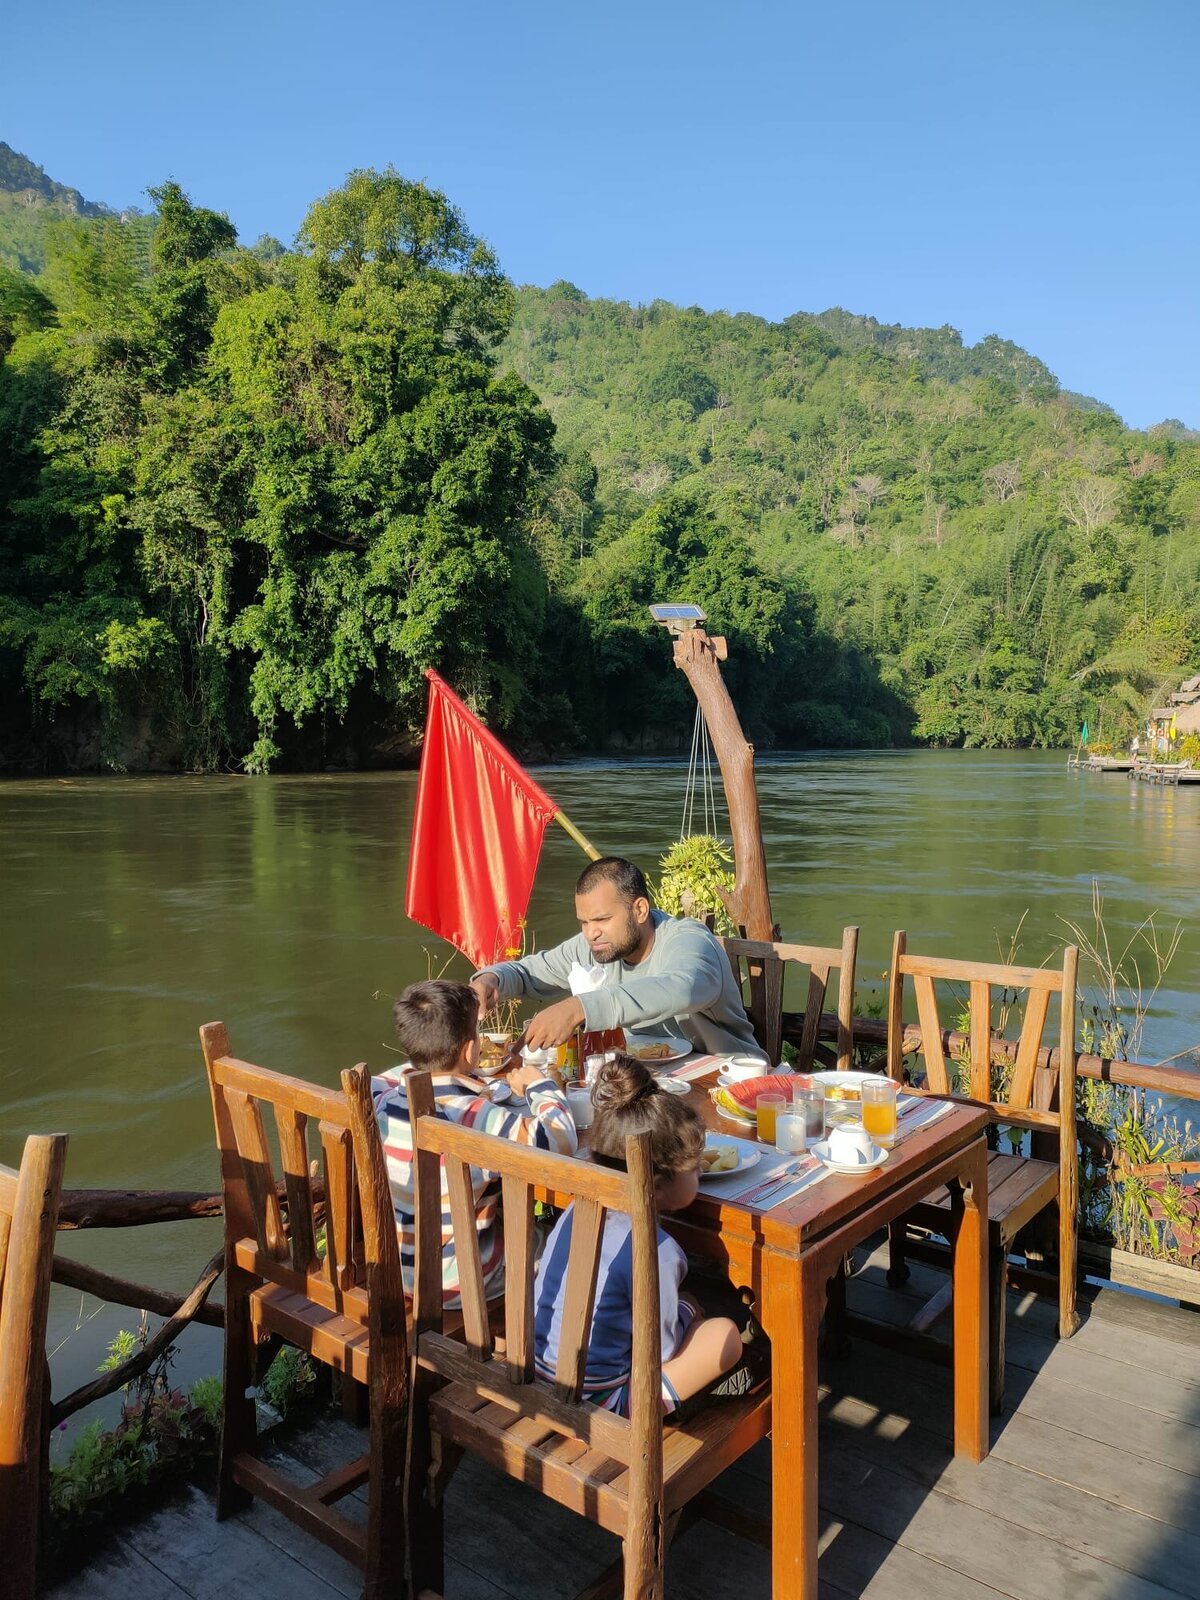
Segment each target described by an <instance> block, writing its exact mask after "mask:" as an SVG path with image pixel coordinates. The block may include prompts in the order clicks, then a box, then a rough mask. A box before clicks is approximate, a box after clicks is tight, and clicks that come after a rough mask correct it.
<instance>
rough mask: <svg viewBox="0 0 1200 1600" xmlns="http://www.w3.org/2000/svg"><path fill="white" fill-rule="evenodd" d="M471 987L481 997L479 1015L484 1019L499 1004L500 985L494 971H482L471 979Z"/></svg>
mask: <svg viewBox="0 0 1200 1600" xmlns="http://www.w3.org/2000/svg"><path fill="white" fill-rule="evenodd" d="M471 987H472V989H474V991H475V993H476V995H477V996H478V998H479V1017H480V1021H482V1020H483V1018H484V1017H486V1016H487V1014H488V1012H489V1011H494V1010H495V1009H496V1006H497V1005H498V1004H499V1001H500V985H499V983H498V982H497V979H496V974H495V973H494V972H481V973H480V974H479V976H478V977H477V978H472V979H471Z"/></svg>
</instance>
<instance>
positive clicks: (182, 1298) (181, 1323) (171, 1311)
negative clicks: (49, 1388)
mask: <svg viewBox="0 0 1200 1600" xmlns="http://www.w3.org/2000/svg"><path fill="white" fill-rule="evenodd" d="M312 1188H313V1192H314V1196H315V1197H316V1198H317V1199H323V1198H324V1185H323V1183H322V1181H321V1180H320V1179H319V1178H313V1179H312ZM278 1194H279V1203H280V1205H281V1206H282V1207H283V1208H284V1209H285V1210H286V1207H287V1193H286V1190H285V1188H284V1185H283V1184H280V1185H279V1189H278ZM222 1214H223V1208H222V1205H221V1196H220V1195H219V1194H199V1193H195V1192H191V1191H172V1190H160V1189H74V1190H72V1189H67V1190H64V1191H63V1196H62V1205H61V1207H60V1209H59V1220H58V1227H59V1231H60V1232H73V1231H76V1230H78V1229H82V1228H137V1227H146V1226H150V1225H152V1224H154V1223H158V1222H183V1221H186V1220H189V1219H191V1218H193V1217H219V1216H221V1215H222ZM224 1270H225V1247H224V1245H222V1247H221V1248H220V1249H219V1250H218V1251H216V1253H215V1254H214V1255H213V1256H212V1257H211V1259H210V1260H208V1261H207V1262H206V1263H205V1265H204V1268H203V1270H202V1271H201V1273H200V1276H199V1277H198V1278H197V1279H196V1282H195V1284H194V1285H193V1287H192V1289H191V1290H190V1292H189V1293H188V1294H186V1295H174V1294H168V1293H164V1292H163V1291H162V1290H161V1289H154V1288H151V1287H150V1286H149V1285H148V1284H144V1283H135V1282H133V1281H132V1280H131V1279H129V1278H119V1277H115V1276H114V1275H113V1274H112V1273H109V1272H102V1271H101V1270H100V1269H99V1268H98V1267H89V1266H87V1265H85V1263H84V1262H82V1261H73V1260H71V1259H70V1257H67V1256H60V1255H56V1256H55V1257H54V1270H53V1272H52V1274H51V1277H52V1279H53V1281H54V1282H55V1283H61V1284H64V1285H66V1286H67V1287H68V1288H70V1289H79V1290H81V1291H82V1292H83V1293H84V1294H93V1295H95V1296H96V1298H97V1299H98V1300H104V1301H106V1302H107V1303H108V1304H110V1305H118V1306H131V1307H133V1308H134V1309H135V1310H138V1311H152V1312H154V1314H155V1315H156V1316H161V1317H166V1318H167V1320H166V1322H164V1323H163V1325H162V1327H161V1328H159V1329H157V1330H156V1332H155V1333H154V1334H152V1335H151V1337H150V1338H149V1339H148V1340H147V1341H146V1343H145V1344H144V1345H143V1346H142V1347H141V1349H139V1350H136V1351H135V1352H134V1353H133V1355H131V1356H128V1357H127V1358H126V1359H125V1360H124V1361H122V1362H120V1363H119V1364H118V1365H117V1366H115V1367H113V1368H111V1369H110V1370H109V1371H107V1372H102V1373H101V1374H100V1375H99V1377H97V1378H93V1379H92V1381H91V1382H90V1383H85V1384H83V1385H82V1386H81V1387H80V1388H78V1389H75V1390H73V1391H72V1392H71V1393H70V1394H68V1395H65V1396H64V1397H63V1398H62V1399H61V1400H55V1401H53V1402H52V1404H51V1407H50V1417H51V1423H52V1425H57V1424H58V1423H60V1422H62V1421H64V1420H65V1419H66V1418H67V1417H69V1416H72V1415H73V1414H74V1413H75V1412H76V1411H80V1410H82V1409H83V1407H84V1406H87V1405H91V1403H92V1402H93V1401H94V1400H102V1399H103V1398H104V1396H105V1395H109V1394H113V1393H115V1391H116V1390H117V1389H121V1388H124V1386H125V1385H126V1384H127V1383H129V1382H130V1381H131V1380H132V1379H134V1378H136V1377H140V1375H141V1374H142V1373H143V1372H146V1371H148V1370H149V1368H150V1367H151V1366H153V1364H154V1362H155V1361H156V1360H157V1359H158V1357H159V1356H160V1355H161V1354H162V1352H163V1351H164V1350H165V1349H167V1347H168V1346H169V1345H172V1344H174V1342H175V1340H176V1339H177V1338H178V1337H179V1335H180V1334H181V1333H182V1332H183V1330H184V1329H185V1328H186V1327H187V1326H188V1324H189V1323H192V1322H200V1323H204V1324H205V1325H206V1326H208V1327H211V1328H221V1327H224V1325H225V1308H224V1306H223V1305H221V1304H219V1303H218V1302H216V1301H213V1300H210V1299H209V1295H210V1293H211V1291H212V1289H213V1286H214V1285H215V1284H216V1281H217V1279H218V1278H219V1277H220V1276H221V1274H222V1272H223V1271H224Z"/></svg>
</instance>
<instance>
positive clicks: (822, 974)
mask: <svg viewBox="0 0 1200 1600" xmlns="http://www.w3.org/2000/svg"><path fill="white" fill-rule="evenodd" d="M721 943H722V944H723V945H724V947H725V954H726V955H727V956H728V957H729V964H730V966H731V967H732V968H733V976H734V979H735V981H736V982H737V983H738V985H739V986H740V987H741V990H742V994H743V997H744V999H745V1002H746V1014H747V1016H748V1017H749V1018H750V1024H751V1026H752V1027H753V1029H754V1037H755V1038H756V1039H757V1040H758V1042H759V1044H760V1045H761V1046H762V1048H763V1050H764V1051H765V1052H766V1056H767V1059H768V1061H770V1063H771V1064H772V1066H774V1065H776V1064H777V1063H778V1062H779V1060H780V1058H781V1054H782V1050H783V988H784V978H785V975H786V972H787V967H788V964H789V963H795V964H796V965H798V966H806V967H807V968H808V969H809V971H808V993H807V996H806V998H805V1002H804V1026H803V1029H802V1032H801V1036H800V1044H799V1047H798V1052H799V1055H798V1060H797V1063H796V1065H797V1067H798V1069H799V1071H801V1072H809V1071H811V1069H812V1065H813V1058H814V1056H815V1055H816V1053H817V1048H818V1045H817V1036H818V1033H819V1030H820V1026H821V1013H822V1011H823V1009H824V1006H825V996H826V992H827V990H828V987H829V974H830V973H831V972H834V971H836V973H837V975H838V984H837V1019H838V1036H837V1065H838V1070H839V1071H843V1072H844V1071H845V1070H846V1069H847V1068H848V1067H849V1066H850V1065H851V1053H852V1051H853V1049H854V969H855V964H856V962H857V960H858V929H857V928H843V930H842V945H841V949H840V950H836V949H834V948H832V947H826V946H822V945H809V944H772V943H768V942H767V941H765V940H758V939H722V940H721Z"/></svg>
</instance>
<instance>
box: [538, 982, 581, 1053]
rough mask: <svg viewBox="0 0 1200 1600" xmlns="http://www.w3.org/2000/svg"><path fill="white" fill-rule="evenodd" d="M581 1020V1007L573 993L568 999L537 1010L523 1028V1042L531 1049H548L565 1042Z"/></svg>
mask: <svg viewBox="0 0 1200 1600" xmlns="http://www.w3.org/2000/svg"><path fill="white" fill-rule="evenodd" d="M582 1021H583V1007H582V1006H581V1005H580V1003H579V1001H578V1000H577V999H576V998H575V996H574V995H572V996H571V998H570V999H569V1000H559V1001H558V1002H557V1004H555V1005H552V1006H547V1007H546V1009H545V1010H544V1011H539V1012H538V1014H537V1016H536V1017H534V1018H533V1019H532V1020H531V1022H530V1023H529V1025H528V1027H527V1028H526V1029H525V1043H526V1044H527V1045H528V1046H529V1048H530V1049H531V1050H549V1049H550V1048H551V1047H552V1046H557V1045H560V1044H565V1043H566V1042H567V1040H568V1039H569V1038H570V1037H571V1035H572V1034H573V1033H574V1032H575V1029H576V1028H577V1027H578V1026H579V1024H580V1023H581V1022H582Z"/></svg>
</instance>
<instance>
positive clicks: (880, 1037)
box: [783, 1011, 1200, 1100]
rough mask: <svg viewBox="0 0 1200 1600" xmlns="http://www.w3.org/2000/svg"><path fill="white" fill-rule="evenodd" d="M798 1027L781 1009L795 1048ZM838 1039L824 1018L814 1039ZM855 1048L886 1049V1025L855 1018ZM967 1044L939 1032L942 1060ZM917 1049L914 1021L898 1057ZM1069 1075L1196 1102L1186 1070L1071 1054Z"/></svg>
mask: <svg viewBox="0 0 1200 1600" xmlns="http://www.w3.org/2000/svg"><path fill="white" fill-rule="evenodd" d="M803 1029H804V1013H803V1012H797V1011H785V1012H784V1014H783V1037H784V1038H785V1039H786V1040H787V1041H788V1043H789V1044H798V1043H799V1042H800V1038H801V1035H802V1033H803ZM837 1036H838V1019H837V1018H836V1017H834V1016H829V1015H824V1016H822V1018H821V1024H820V1027H819V1028H818V1030H817V1037H818V1038H819V1039H821V1040H823V1041H829V1040H834V1039H836V1038H837ZM854 1042H855V1044H872V1045H878V1046H879V1048H880V1049H883V1048H884V1047H885V1046H886V1045H887V1023H886V1022H884V1021H883V1020H882V1018H878V1017H855V1019H854ZM969 1046H970V1035H969V1034H965V1033H958V1032H956V1031H955V1030H954V1029H952V1028H943V1029H942V1050H943V1051H944V1052H945V1054H946V1055H947V1056H955V1057H956V1056H959V1055H961V1054H962V1052H963V1051H964V1050H966V1049H968V1048H969ZM920 1048H921V1030H920V1028H919V1027H918V1026H917V1025H916V1023H913V1022H910V1023H907V1024H906V1025H905V1028H904V1035H903V1040H902V1044H901V1052H902V1054H904V1055H906V1056H907V1055H913V1054H915V1052H916V1051H918V1050H920ZM1016 1051H1017V1046H1016V1042H1015V1041H1014V1040H1011V1039H995V1040H993V1043H992V1055H993V1057H994V1058H995V1059H998V1060H1015V1059H1016ZM1037 1064H1038V1066H1039V1067H1055V1066H1057V1064H1058V1049H1057V1047H1054V1048H1050V1047H1043V1048H1042V1049H1041V1050H1040V1051H1039V1052H1038V1060H1037ZM1075 1073H1076V1076H1077V1077H1080V1078H1091V1079H1094V1080H1096V1081H1097V1082H1100V1083H1118V1084H1123V1085H1125V1087H1127V1088H1130V1089H1152V1090H1155V1091H1156V1092H1157V1093H1159V1094H1170V1095H1177V1096H1178V1097H1179V1098H1180V1099H1181V1100H1200V1072H1190V1071H1189V1070H1188V1069H1187V1068H1186V1067H1172V1066H1166V1065H1164V1066H1152V1065H1150V1064H1148V1063H1146V1062H1143V1061H1110V1060H1108V1058H1107V1057H1105V1056H1092V1055H1077V1056H1076V1057H1075Z"/></svg>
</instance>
